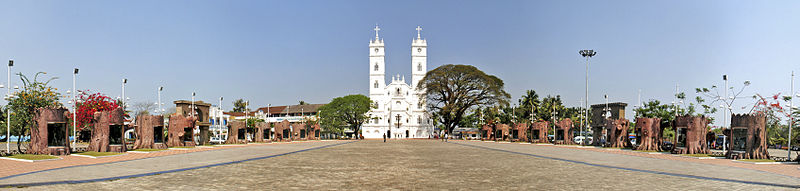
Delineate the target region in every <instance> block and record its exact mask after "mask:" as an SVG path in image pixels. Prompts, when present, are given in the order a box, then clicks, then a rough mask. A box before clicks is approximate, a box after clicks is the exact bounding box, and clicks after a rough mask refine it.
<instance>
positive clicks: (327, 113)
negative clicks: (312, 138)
mask: <svg viewBox="0 0 800 191" xmlns="http://www.w3.org/2000/svg"><path fill="white" fill-rule="evenodd" d="M371 108H375V106H374V105H372V101H370V100H369V97H367V96H365V95H348V96H344V97H337V98H333V100H332V101H331V103H328V104H326V105H324V106H322V107H320V108H319V112H318V113H320V117H321V118H322V121H320V122H321V123H320V124H321V125H322V126H324V127H326V128H332V129H337V128H341V127H344V126H349V127H350V128H351V129H353V132H354V133H355V137H360V136H359V135H360V132H361V125H362V124H364V123H365V122H367V121H368V120H369V119H370V117H371V116H368V115H367V112H368V111H369V110H370V109H371ZM342 131H343V129H342ZM340 132H341V131H340Z"/></svg>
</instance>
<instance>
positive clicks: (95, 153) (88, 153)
mask: <svg viewBox="0 0 800 191" xmlns="http://www.w3.org/2000/svg"><path fill="white" fill-rule="evenodd" d="M73 154H79V155H86V156H93V157H104V156H114V155H121V154H122V153H116V152H95V151H86V152H79V153H73Z"/></svg>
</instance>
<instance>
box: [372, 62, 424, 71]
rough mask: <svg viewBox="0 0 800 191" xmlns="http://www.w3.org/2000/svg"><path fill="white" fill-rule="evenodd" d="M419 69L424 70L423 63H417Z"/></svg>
mask: <svg viewBox="0 0 800 191" xmlns="http://www.w3.org/2000/svg"><path fill="white" fill-rule="evenodd" d="M376 67H377V66H376ZM376 71H377V70H376ZM417 71H422V63H417Z"/></svg>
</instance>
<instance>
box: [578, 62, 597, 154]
mask: <svg viewBox="0 0 800 191" xmlns="http://www.w3.org/2000/svg"><path fill="white" fill-rule="evenodd" d="M578 53H580V54H581V56H583V57H584V58H586V95H585V96H586V97H585V99H586V105H585V106H586V108H584V109H585V110H586V113H585V116H586V124H587V125H588V124H589V58H591V57H594V55H597V52H595V51H594V50H581V51H578ZM583 130H584V127H583V125H581V131H583ZM584 138H585V137H584Z"/></svg>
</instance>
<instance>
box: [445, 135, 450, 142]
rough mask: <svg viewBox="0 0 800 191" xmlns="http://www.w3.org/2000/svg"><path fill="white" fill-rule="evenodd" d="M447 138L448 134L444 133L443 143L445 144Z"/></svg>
mask: <svg viewBox="0 0 800 191" xmlns="http://www.w3.org/2000/svg"><path fill="white" fill-rule="evenodd" d="M449 136H450V134H447V133H444V142H447V138H450V137H449Z"/></svg>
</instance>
